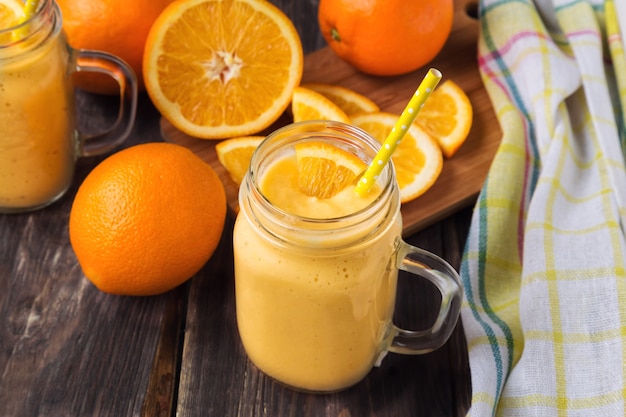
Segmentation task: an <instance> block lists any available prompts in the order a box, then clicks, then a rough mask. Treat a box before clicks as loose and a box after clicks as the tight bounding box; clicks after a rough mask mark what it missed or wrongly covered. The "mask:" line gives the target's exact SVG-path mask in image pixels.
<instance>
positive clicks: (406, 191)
mask: <svg viewBox="0 0 626 417" xmlns="http://www.w3.org/2000/svg"><path fill="white" fill-rule="evenodd" d="M398 117H399V116H398V115H395V114H391V113H384V112H379V113H369V114H361V115H356V116H354V117H353V118H352V123H353V124H354V125H356V126H358V127H360V128H361V129H363V130H365V131H366V132H368V133H369V134H370V135H372V137H373V138H374V139H376V140H378V141H379V142H381V143H383V142H384V141H385V139H386V138H387V135H389V132H391V129H392V128H393V126H394V125H395V123H396V121H397V120H398ZM391 159H392V160H393V164H394V166H395V168H396V178H397V180H398V187H399V188H400V201H401V202H403V203H407V202H409V201H411V200H413V199H415V198H417V197H419V196H420V195H422V194H424V193H425V192H426V191H427V190H428V189H429V188H430V187H431V186H432V185H433V184H434V183H435V181H436V180H437V178H438V177H439V174H440V173H441V169H442V168H443V156H442V154H441V149H440V148H439V146H438V145H437V142H436V141H435V140H434V139H433V138H432V137H431V136H430V135H429V134H428V133H426V132H425V131H424V130H423V129H422V128H420V127H419V126H417V125H415V124H413V125H411V127H410V128H409V130H408V131H407V133H406V134H405V135H404V137H403V138H402V141H401V142H400V144H399V145H398V147H397V148H396V150H395V151H394V153H393V155H392V157H391Z"/></svg>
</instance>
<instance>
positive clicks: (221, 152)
mask: <svg viewBox="0 0 626 417" xmlns="http://www.w3.org/2000/svg"><path fill="white" fill-rule="evenodd" d="M263 139H265V136H246V137H240V138H231V139H226V140H223V141H221V142H220V143H218V144H217V145H215V152H216V153H217V159H218V160H219V161H220V163H221V164H222V165H223V166H224V168H226V171H227V172H228V174H229V175H230V177H231V178H232V180H233V181H234V182H235V183H236V184H237V185H239V184H241V181H242V180H243V177H244V176H245V175H246V172H247V171H248V167H249V166H250V160H252V154H253V153H254V151H255V150H256V148H257V147H258V146H259V144H260V143H261V141H262V140H263Z"/></svg>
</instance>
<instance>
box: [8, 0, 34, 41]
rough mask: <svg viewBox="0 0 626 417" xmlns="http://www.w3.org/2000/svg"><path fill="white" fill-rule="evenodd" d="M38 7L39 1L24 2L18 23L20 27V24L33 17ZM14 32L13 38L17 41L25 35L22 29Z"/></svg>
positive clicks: (28, 0) (27, 0) (29, 0)
mask: <svg viewBox="0 0 626 417" xmlns="http://www.w3.org/2000/svg"><path fill="white" fill-rule="evenodd" d="M38 6H39V0H26V3H24V9H23V13H22V17H20V19H19V21H18V23H19V24H20V25H21V24H22V23H24V22H26V21H27V20H28V19H30V18H31V17H33V15H34V14H35V12H36V11H37V7H38ZM16 32H17V34H15V35H14V38H18V39H19V38H22V37H24V36H25V35H26V31H25V29H24V28H23V27H21V28H19V29H18V30H17V31H16Z"/></svg>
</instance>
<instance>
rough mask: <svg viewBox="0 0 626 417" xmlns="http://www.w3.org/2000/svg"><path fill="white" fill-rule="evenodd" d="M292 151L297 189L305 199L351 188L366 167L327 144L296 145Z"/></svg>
mask: <svg viewBox="0 0 626 417" xmlns="http://www.w3.org/2000/svg"><path fill="white" fill-rule="evenodd" d="M295 150H296V163H297V167H298V187H299V188H300V190H301V191H302V192H303V193H304V194H306V195H308V196H312V197H317V198H330V197H332V196H334V195H335V194H337V193H338V192H340V191H341V190H343V189H344V188H346V187H347V186H354V185H355V184H356V181H357V179H358V178H359V177H360V176H361V174H362V173H363V172H364V171H365V169H366V168H367V164H366V163H365V162H363V161H362V160H361V159H359V158H358V157H357V156H356V155H353V154H351V153H350V152H348V151H345V150H343V149H341V148H338V147H336V146H334V145H331V144H329V143H325V142H305V143H300V144H297V145H296V146H295Z"/></svg>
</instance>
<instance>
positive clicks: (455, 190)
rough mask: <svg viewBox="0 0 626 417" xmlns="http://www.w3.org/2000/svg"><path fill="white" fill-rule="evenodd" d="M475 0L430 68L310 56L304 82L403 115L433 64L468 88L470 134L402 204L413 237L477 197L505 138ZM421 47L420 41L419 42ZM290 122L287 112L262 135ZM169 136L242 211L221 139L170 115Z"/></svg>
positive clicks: (325, 52) (459, 12)
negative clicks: (422, 189)
mask: <svg viewBox="0 0 626 417" xmlns="http://www.w3.org/2000/svg"><path fill="white" fill-rule="evenodd" d="M470 7H471V1H470V0H459V1H457V2H456V9H455V10H456V14H455V20H454V26H453V30H452V33H451V35H450V38H449V39H448V41H447V43H446V45H445V46H444V48H443V50H442V51H441V52H440V54H439V55H438V56H437V57H436V58H435V59H434V60H433V61H432V62H431V63H430V64H429V65H428V66H426V67H424V68H421V69H419V70H417V71H415V72H412V73H410V74H406V75H403V76H398V77H376V76H368V75H365V74H362V73H359V72H357V71H356V70H355V69H354V68H353V67H351V66H350V65H348V64H347V63H345V62H343V61H342V60H341V59H339V58H338V57H337V56H336V55H335V54H334V53H333V52H332V50H331V49H329V48H328V47H326V48H322V49H320V50H318V51H315V52H313V53H311V54H308V55H306V57H305V65H304V74H303V79H302V81H303V82H322V83H330V84H338V85H343V86H345V87H348V88H351V89H353V90H355V91H358V92H360V93H362V94H365V95H367V96H368V97H370V98H371V99H372V100H374V101H375V102H376V103H377V104H378V105H379V106H380V107H381V109H382V110H384V111H389V112H393V113H397V114H399V113H400V112H401V111H402V109H403V108H404V106H405V105H406V103H407V102H408V100H409V99H410V97H411V95H412V94H413V92H414V91H415V88H416V87H417V85H418V84H419V82H420V81H421V79H422V78H423V77H424V75H425V73H426V71H427V70H428V68H429V67H435V68H437V69H439V70H441V71H442V73H443V74H444V79H451V80H453V81H454V82H456V83H457V84H459V86H460V87H461V88H462V89H463V90H464V91H465V92H466V93H467V95H468V97H469V99H470V101H471V103H472V106H473V108H474V120H473V125H472V129H471V131H470V134H469V136H468V138H467V140H466V142H465V143H464V144H463V146H462V147H461V148H460V149H459V151H458V152H457V154H455V155H454V156H453V157H452V158H450V159H447V160H445V161H444V167H443V171H442V173H441V176H440V177H439V179H438V180H437V182H436V183H435V185H434V186H433V187H432V188H431V189H430V190H428V191H427V192H426V193H425V194H424V195H422V196H421V197H419V198H417V199H415V200H413V201H411V202H409V203H406V204H404V205H403V207H402V215H403V221H404V235H405V236H408V235H410V234H412V233H413V232H415V231H418V230H420V229H422V228H424V227H425V226H427V225H430V224H432V223H434V222H436V221H438V220H441V219H442V218H444V217H446V216H448V215H450V214H451V213H454V212H455V211H457V210H458V209H460V208H462V207H466V206H468V205H470V204H472V203H473V202H474V201H475V198H476V196H477V195H478V192H479V191H480V189H481V187H482V184H483V182H484V180H485V177H486V175H487V172H488V170H489V167H490V165H491V161H492V159H493V157H494V155H495V152H496V150H497V147H498V145H499V143H500V138H501V130H500V127H499V125H498V121H497V118H496V116H495V114H494V112H493V109H492V107H491V102H490V101H489V97H488V96H487V92H486V91H485V89H484V86H483V84H482V81H481V79H480V74H479V72H478V63H477V60H476V54H477V50H476V49H477V46H476V40H477V37H478V23H477V21H476V20H475V19H473V18H471V17H470V16H468V15H467V13H466V9H468V8H470ZM416 47H419V46H416ZM289 122H291V119H290V117H289V116H288V115H287V114H285V115H283V116H282V117H281V118H280V119H279V120H278V121H277V122H276V123H275V124H274V125H273V126H271V127H270V128H269V129H266V130H265V131H264V132H261V133H262V134H267V133H269V132H271V131H272V130H275V129H276V128H278V127H280V126H282V125H285V124H287V123H289ZM161 131H162V133H163V136H164V138H165V139H166V140H168V141H171V142H174V143H178V144H181V145H183V146H186V147H188V148H189V149H191V150H192V151H193V152H194V153H196V154H198V155H199V156H200V157H202V158H203V159H204V160H205V161H207V162H208V163H209V164H211V166H212V167H213V168H214V169H215V170H216V172H217V173H218V175H219V176H220V178H221V179H222V182H223V183H224V186H225V188H226V192H227V196H228V202H229V207H230V208H231V209H232V211H233V213H235V212H236V211H237V185H236V184H235V183H234V182H233V181H232V180H231V179H230V177H229V176H228V173H227V172H226V171H225V170H224V168H223V167H222V165H221V164H220V163H219V161H218V160H217V156H216V154H215V144H216V141H212V140H202V139H197V138H193V137H190V136H188V135H185V134H184V133H182V132H180V131H179V130H177V129H176V128H175V127H174V126H172V125H171V124H170V123H169V122H168V121H167V120H165V119H162V120H161Z"/></svg>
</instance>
